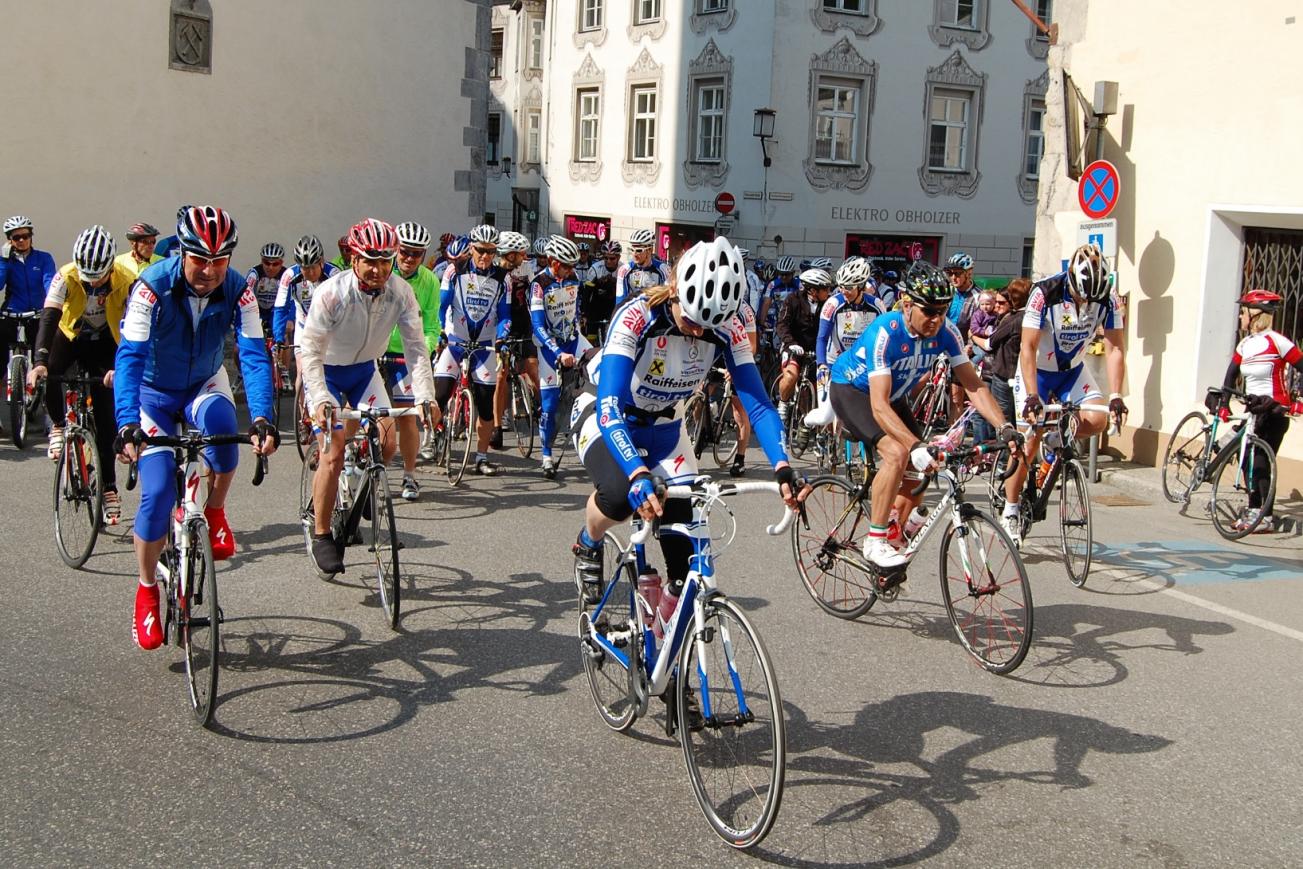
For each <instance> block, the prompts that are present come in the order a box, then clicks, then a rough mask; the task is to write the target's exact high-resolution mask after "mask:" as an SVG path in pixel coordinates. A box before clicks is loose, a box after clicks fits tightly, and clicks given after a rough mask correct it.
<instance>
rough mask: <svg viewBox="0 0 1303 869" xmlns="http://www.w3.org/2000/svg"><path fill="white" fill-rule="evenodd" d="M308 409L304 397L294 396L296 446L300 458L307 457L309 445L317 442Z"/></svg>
mask: <svg viewBox="0 0 1303 869" xmlns="http://www.w3.org/2000/svg"><path fill="white" fill-rule="evenodd" d="M306 410H307V408H306V407H305V406H304V404H303V397H302V396H300V395H296V396H295V397H294V446H295V447H296V448H297V449H298V451H299V459H300V460H303V459H306V458H307V452H308V447H309V445H310V444H315V443H316V438H314V437H313V435H312V419H311V417H310V416H306V415H305V413H306Z"/></svg>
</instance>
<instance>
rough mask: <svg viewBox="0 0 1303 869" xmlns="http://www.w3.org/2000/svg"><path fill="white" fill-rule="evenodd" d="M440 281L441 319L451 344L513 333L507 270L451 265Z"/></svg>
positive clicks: (485, 340)
mask: <svg viewBox="0 0 1303 869" xmlns="http://www.w3.org/2000/svg"><path fill="white" fill-rule="evenodd" d="M440 285H441V286H442V288H443V289H442V291H441V293H440V296H439V322H440V323H441V324H442V326H443V335H444V337H445V338H446V339H447V340H448V343H449V344H474V343H478V342H492V341H493V340H494V338H506V337H507V335H508V334H509V333H510V330H511V299H510V298H509V297H508V294H507V273H506V271H504V270H503V269H501V268H498V267H497V266H491V267H489V268H487V269H483V270H481V269H476V268H473V267H471V266H469V265H465V266H461V267H457V266H454V265H449V266H448V268H447V269H446V270H445V271H444V273H443V277H442V278H441V279H440Z"/></svg>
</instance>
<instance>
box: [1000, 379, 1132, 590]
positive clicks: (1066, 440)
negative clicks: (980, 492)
mask: <svg viewBox="0 0 1303 869" xmlns="http://www.w3.org/2000/svg"><path fill="white" fill-rule="evenodd" d="M1044 412H1045V418H1044V419H1043V420H1042V421H1041V422H1038V423H1037V424H1036V426H1035V427H1036V428H1037V429H1040V430H1043V431H1045V432H1046V433H1045V435H1044V437H1043V438H1042V439H1041V455H1042V460H1041V463H1040V466H1039V467H1038V468H1036V469H1029V470H1028V473H1027V481H1026V482H1025V483H1024V484H1023V491H1022V495H1021V497H1020V498H1019V508H1018V517H1019V519H1020V522H1021V528H1022V539H1023V540H1026V539H1027V537H1028V535H1030V534H1031V530H1032V525H1033V524H1035V523H1036V522H1041V521H1044V519H1045V517H1046V516H1047V515H1048V513H1049V502H1050V493H1051V492H1053V491H1054V490H1055V488H1056V486H1057V488H1058V490H1059V543H1060V545H1061V547H1062V553H1063V566H1064V568H1065V569H1066V570H1067V571H1068V579H1069V580H1070V581H1071V582H1072V584H1073V585H1075V586H1076V587H1077V588H1081V587H1082V586H1084V585H1085V584H1086V579H1087V577H1088V576H1089V575H1090V565H1091V557H1092V553H1093V552H1094V545H1095V543H1094V526H1093V524H1092V521H1091V509H1090V487H1089V486H1088V484H1087V482H1086V480H1087V476H1086V469H1085V468H1083V467H1082V466H1081V462H1079V461H1078V460H1077V458H1078V456H1080V455H1081V451H1080V450H1079V449H1078V446H1077V428H1078V427H1079V426H1080V425H1081V414H1082V413H1092V412H1094V413H1110V411H1109V409H1108V405H1104V404H1081V403H1078V402H1073V401H1065V402H1062V403H1061V404H1047V405H1045V406H1044ZM1112 416H1113V422H1112V426H1111V428H1110V432H1117V431H1121V418H1120V417H1118V416H1116V415H1112ZM1016 458H1017V459H1018V460H1020V459H1021V457H1016ZM1009 467H1012V465H1011V464H1010V465H1009ZM1008 476H1009V474H1008V473H1006V468H1005V463H1002V462H995V463H993V464H992V465H991V470H990V473H989V475H988V476H987V491H988V493H989V494H990V497H991V512H992V513H1001V512H1003V510H1004V505H1005V501H1006V498H1005V494H1004V481H1005V479H1007V478H1008Z"/></svg>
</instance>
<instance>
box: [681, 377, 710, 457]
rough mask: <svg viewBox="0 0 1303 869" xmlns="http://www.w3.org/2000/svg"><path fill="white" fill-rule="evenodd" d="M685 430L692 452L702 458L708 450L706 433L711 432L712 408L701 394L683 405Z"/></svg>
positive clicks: (693, 396)
mask: <svg viewBox="0 0 1303 869" xmlns="http://www.w3.org/2000/svg"><path fill="white" fill-rule="evenodd" d="M683 428H684V431H686V432H687V434H688V443H690V444H692V451H693V452H694V453H695V454H696V456H697V458H701V454H702V453H703V452H705V449H706V433H707V432H708V431H709V430H710V407H709V402H707V401H706V396H704V395H702V394H701V393H700V392H694V393H693V394H692V395H691V396H690V397H689V398H688V401H687V403H686V404H684V405H683Z"/></svg>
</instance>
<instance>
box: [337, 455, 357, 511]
mask: <svg viewBox="0 0 1303 869" xmlns="http://www.w3.org/2000/svg"><path fill="white" fill-rule="evenodd" d="M357 478H358V472H357V463H356V462H355V461H354V460H353V445H352V444H346V445H345V446H344V478H343V480H341V481H340V489H341V490H342V496H343V501H344V503H345V504H352V503H353V492H354V491H355V490H356V488H357Z"/></svg>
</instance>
